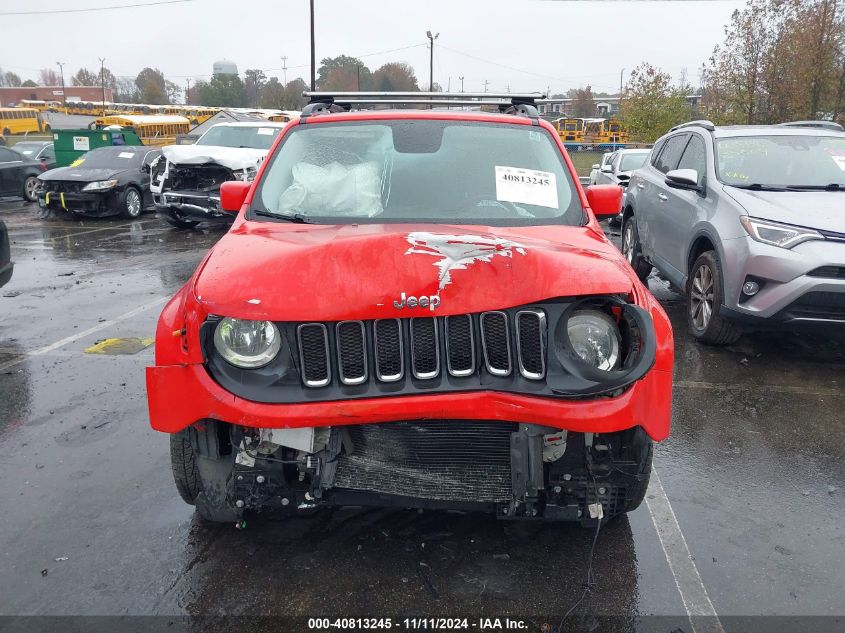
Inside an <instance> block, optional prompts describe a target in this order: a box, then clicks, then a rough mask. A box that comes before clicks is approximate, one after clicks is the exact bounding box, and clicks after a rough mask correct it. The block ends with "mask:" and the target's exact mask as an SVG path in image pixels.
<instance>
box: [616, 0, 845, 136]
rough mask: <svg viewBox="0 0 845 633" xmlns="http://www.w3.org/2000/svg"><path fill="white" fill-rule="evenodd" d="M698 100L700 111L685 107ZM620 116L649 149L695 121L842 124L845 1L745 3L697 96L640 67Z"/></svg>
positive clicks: (703, 74)
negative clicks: (691, 96)
mask: <svg viewBox="0 0 845 633" xmlns="http://www.w3.org/2000/svg"><path fill="white" fill-rule="evenodd" d="M693 92H694V93H696V94H697V95H699V96H700V102H699V103H698V104H697V105H695V106H694V105H693V104H692V103H690V102H688V101H687V99H686V96H687V95H689V94H691V93H693ZM620 116H621V118H622V119H623V120H624V121H625V124H626V125H627V126H628V128H629V129H630V130H631V134H632V138H633V139H635V140H639V141H644V142H651V141H654V140H655V139H657V138H658V137H659V136H661V135H662V134H664V133H665V132H666V131H667V130H668V129H669V128H670V127H672V126H673V125H677V124H678V123H682V122H685V121H689V120H690V119H692V118H706V119H710V120H711V121H713V122H714V123H716V124H717V125H730V124H769V123H782V122H786V121H795V120H805V119H813V120H814V119H829V120H838V121H839V122H840V123H845V0H748V2H747V4H746V5H745V7H744V8H743V9H742V10H737V11H734V13H733V15H732V16H731V21H730V23H729V24H728V25H727V26H726V27H725V34H724V39H723V41H722V42H721V43H719V44H718V45H717V46H716V47H715V48H714V50H713V54H712V55H711V56H710V58H709V59H708V60H707V61H706V62H705V63H704V64H702V67H701V81H700V85H699V87H698V88H693V86H691V85H690V84H689V83H688V82H687V81H686V78H685V77H681V78H679V81H677V82H675V81H673V80H672V77H671V76H670V75H669V74H667V73H665V72H663V71H662V70H661V69H660V68H655V67H653V66H651V65H650V64H648V63H643V64H640V66H638V67H637V68H636V69H635V70H634V71H633V72H632V73H631V75H630V77H629V79H628V82H627V83H626V85H625V87H624V89H623V91H622V99H621V103H620Z"/></svg>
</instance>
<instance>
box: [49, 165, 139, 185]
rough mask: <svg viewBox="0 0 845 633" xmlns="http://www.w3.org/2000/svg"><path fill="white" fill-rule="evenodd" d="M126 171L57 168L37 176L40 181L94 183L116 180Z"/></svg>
mask: <svg viewBox="0 0 845 633" xmlns="http://www.w3.org/2000/svg"><path fill="white" fill-rule="evenodd" d="M125 171H128V170H126V169H114V168H97V169H93V168H89V169H86V168H85V167H82V166H80V167H59V168H57V169H51V170H49V171H45V172H44V173H43V174H41V175H40V176H38V178H40V179H41V180H61V181H70V182H94V181H97V180H111V179H112V178H117V177H118V176H119V175H120V174H122V173H123V172H125Z"/></svg>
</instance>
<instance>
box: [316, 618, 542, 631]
mask: <svg viewBox="0 0 845 633" xmlns="http://www.w3.org/2000/svg"><path fill="white" fill-rule="evenodd" d="M528 627H529V625H528V622H526V621H525V620H520V619H513V618H478V619H477V620H473V619H471V618H401V619H395V618H309V619H308V628H309V630H312V631H331V630H347V631H363V630H383V631H387V630H394V629H395V630H406V631H455V630H457V631H460V630H463V631H467V630H476V631H508V630H509V631H525V630H528ZM544 630H545V629H544ZM550 632H551V629H549V633H550Z"/></svg>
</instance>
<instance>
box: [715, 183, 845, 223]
mask: <svg viewBox="0 0 845 633" xmlns="http://www.w3.org/2000/svg"><path fill="white" fill-rule="evenodd" d="M724 190H725V193H727V194H728V195H729V196H730V197H731V198H733V199H734V200H736V201H737V202H738V203H739V204H740V205H742V207H743V208H744V209H745V211H746V212H747V213H748V215H750V216H752V217H755V218H761V219H764V220H773V221H774V222H783V223H785V224H795V225H798V226H805V227H807V228H811V229H821V230H822V231H835V232H836V233H845V192H842V191H749V190H747V189H737V188H736V187H730V186H728V185H725V187H724Z"/></svg>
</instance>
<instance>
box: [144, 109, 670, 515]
mask: <svg viewBox="0 0 845 633" xmlns="http://www.w3.org/2000/svg"><path fill="white" fill-rule="evenodd" d="M307 95H308V96H310V98H311V103H310V104H309V105H308V106H306V107H305V109H304V110H303V112H302V118H301V119H299V121H296V122H293V123H291V124H290V125H289V126H288V127H287V128H286V129H285V131H284V132H283V134H281V135H280V137H279V139H278V140H277V141H276V143H275V145H274V147H273V148H272V149H271V150H270V153H269V154H268V157H267V159H266V160H265V162H264V163H263V165H262V167H261V169H260V170H259V172H258V174H257V176H256V178H255V180H254V181H253V182H251V183H250V182H236V181H233V182H227V183H225V184H224V185H223V188H222V190H221V205H222V207H223V208H225V209H227V210H229V211H231V212H232V213H237V219H236V221H235V223H234V225H233V226H232V228H231V230H230V231H229V232H228V233H227V234H226V235H225V236H224V237H223V238H222V239H221V240H220V241H219V242H218V243H217V244H216V245H215V246H214V248H212V249H211V251H210V252H209V253H208V254H207V255H206V257H205V258H204V260H203V261H202V263H201V264H200V265H199V267H198V268H197V270H196V272H195V273H194V274H193V276H192V277H191V279H190V280H189V281H188V283H186V284H185V286H184V287H183V288H182V289H181V290H180V291H179V292H178V293H177V294H176V296H175V297H173V299H171V301H170V302H169V303H168V304H167V307H165V309H164V311H163V312H162V314H161V317H160V320H159V324H158V330H157V333H156V366H155V367H150V368H148V369H147V393H148V399H149V409H150V419H151V423H152V426H153V428H155V429H157V430H159V431H164V432H166V433H170V434H171V437H170V439H171V445H170V446H171V458H172V464H173V473H174V476H175V479H176V486H177V488H178V490H179V493H180V495H181V496H182V498H183V499H184V500H185V501H187V502H188V503H191V504H195V505H196V507H197V511H198V512H199V513H200V514H201V515H202V516H203V517H204V518H206V519H209V520H213V521H237V520H239V519H240V518H241V517H242V516H243V513H244V512H246V511H249V510H258V509H261V508H268V507H272V508H277V509H280V510H283V511H287V512H297V511H300V510H304V509H310V508H315V507H319V506H324V505H379V506H387V505H394V506H401V507H413V508H443V509H462V510H482V511H489V512H492V513H495V515H496V516H497V517H499V518H502V519H541V518H542V519H546V520H565V521H580V522H582V523H583V524H585V525H594V524H595V523H596V519H599V520H601V519H608V518H610V517H612V516H614V515H617V514H620V513H624V512H627V511H630V510H632V509H634V508H636V507H637V506H638V505H639V504H640V502H641V501H642V500H643V497H644V495H645V491H646V487H647V485H648V479H649V473H650V470H651V462H652V442H653V441H655V440H662V439H664V438H665V437H666V436H667V435H668V433H669V421H670V406H671V398H672V389H671V387H672V355H673V348H672V331H671V328H670V324H669V321H668V319H667V318H666V315H665V313H664V312H663V310H662V309H661V308H660V306H659V305H658V304H657V302H656V301H655V299H654V298H653V297H652V295H651V294H650V293H649V292H648V290H647V289H646V288H645V287H644V286H643V285H642V284H641V283H640V281H639V280H638V279H637V276H636V275H635V274H634V272H633V270H632V269H631V268H630V267H629V266H628V264H627V263H626V262H625V260H624V258H623V257H622V255H621V254H620V253H619V251H618V250H617V249H616V247H614V246H613V245H612V244H611V243H610V242H609V241H608V240H607V238H606V237H605V235H604V233H603V232H602V230H601V228H600V227H599V225H598V224H597V222H596V218H597V217H602V216H612V215H615V214H617V213H618V212H619V207H620V200H621V195H622V192H621V190H620V189H619V188H618V187H616V186H612V185H604V186H594V187H588V188H587V190H586V193H585V192H584V191H583V190H582V188H581V186H580V184H579V181H578V178H577V176H576V173H575V170H574V168H573V166H572V163H571V162H570V160H569V157H568V155H567V153H566V150H565V149H564V146H563V144H562V143H561V142H560V139H559V137H558V135H557V134H556V133H555V130H554V128H553V127H552V126H551V125H549V123H547V122H546V121H543V120H541V119H540V118H539V117H538V114H537V110H536V108H535V106H534V99H535V98H537V97H538V95H498V96H496V95H490V94H484V95H479V94H465V93H462V94H453V95H448V94H445V95H444V94H442V93H433V94H429V93H413V94H374V93H343V94H325V93H307ZM373 102H380V103H381V104H382V106H381V108H378V109H373V110H357V111H352V106H353V105H357V106H359V107H360V106H361V105H367V104H370V105H372V104H373ZM385 104H394V105H404V106H406V107H407V106H409V105H410V106H414V105H416V106H417V107H419V108H428V109H417V110H412V109H389V108H387V109H385ZM437 106H450V107H452V108H455V107H457V108H458V109H447V108H445V107H444V108H439V109H438V108H437ZM484 110H492V111H484Z"/></svg>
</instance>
